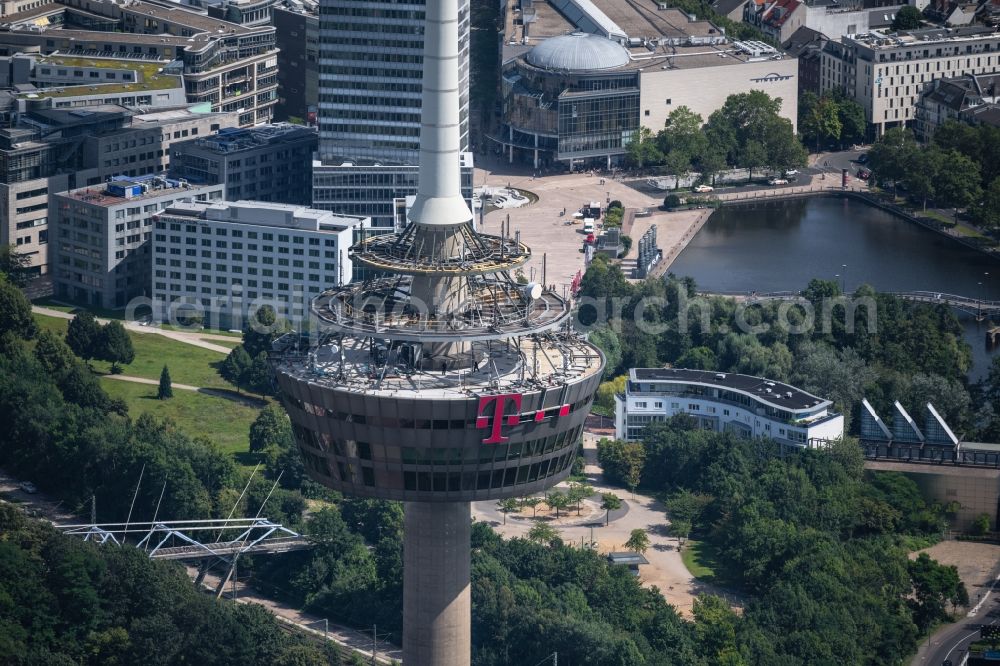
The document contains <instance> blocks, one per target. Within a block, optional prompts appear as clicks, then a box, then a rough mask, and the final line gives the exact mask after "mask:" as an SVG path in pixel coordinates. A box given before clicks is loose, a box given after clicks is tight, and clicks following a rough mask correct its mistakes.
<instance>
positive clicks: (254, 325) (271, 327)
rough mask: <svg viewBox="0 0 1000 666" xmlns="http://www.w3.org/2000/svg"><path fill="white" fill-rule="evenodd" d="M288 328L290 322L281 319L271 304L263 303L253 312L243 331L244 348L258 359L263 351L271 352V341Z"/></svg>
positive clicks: (252, 356) (251, 356)
mask: <svg viewBox="0 0 1000 666" xmlns="http://www.w3.org/2000/svg"><path fill="white" fill-rule="evenodd" d="M288 330H289V328H288V322H286V321H285V320H279V319H278V314H277V313H276V312H275V311H274V308H272V307H271V306H270V305H263V306H261V307H260V308H258V309H257V310H256V311H255V312H254V313H253V315H252V316H251V317H250V321H249V322H248V323H247V327H246V329H245V330H244V331H243V348H244V349H246V352H247V354H249V355H250V358H253V359H256V358H257V357H258V356H260V354H261V353H270V351H271V343H273V342H274V340H275V338H277V337H279V336H280V335H283V334H284V333H286V332H287V331H288Z"/></svg>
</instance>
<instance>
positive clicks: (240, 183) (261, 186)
mask: <svg viewBox="0 0 1000 666" xmlns="http://www.w3.org/2000/svg"><path fill="white" fill-rule="evenodd" d="M315 150H316V130H315V129H313V128H309V127H301V126H299V125H288V124H284V123H279V124H272V125H259V126H257V127H254V128H252V129H237V128H229V129H223V130H220V131H219V132H218V133H217V134H214V135H212V136H208V137H204V138H198V139H193V140H190V141H185V142H183V143H178V144H175V145H174V146H171V148H170V167H171V173H172V174H173V175H175V176H177V177H178V178H184V179H186V180H188V181H190V182H192V183H212V184H216V183H222V184H225V185H226V199H227V200H229V201H236V200H238V199H253V200H256V201H272V202H276V203H287V204H297V205H309V203H310V199H311V192H310V189H311V188H310V183H311V180H312V156H313V152H314V151H315Z"/></svg>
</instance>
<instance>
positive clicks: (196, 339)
mask: <svg viewBox="0 0 1000 666" xmlns="http://www.w3.org/2000/svg"><path fill="white" fill-rule="evenodd" d="M31 311H32V312H36V313H38V314H40V315H45V316H46V317H56V318H58V319H72V318H73V317H74V316H75V315H72V314H70V313H69V312H63V311H62V310H54V309H52V308H46V307H42V306H40V305H32V306H31ZM97 321H98V322H99V323H101V324H106V323H108V322H109V321H110V320H109V319H101V318H100V317H98V318H97ZM123 323H124V325H125V328H127V329H128V330H130V331H132V332H134V333H142V334H146V333H153V334H155V335H162V336H163V337H165V338H169V339H171V340H174V341H176V342H183V343H184V344H188V345H194V346H195V347H201V348H202V349H208V350H211V351H214V352H219V353H220V354H226V355H228V354H229V352H231V351H232V349H230V348H229V347H226V346H223V345H217V344H214V343H212V342H209V340H219V341H222V340H226V341H228V342H239V338H234V337H230V336H226V335H217V334H214V333H193V332H190V333H189V332H187V331H165V330H163V329H162V328H158V327H156V326H142V325H140V324H139V322H135V321H126V322H123Z"/></svg>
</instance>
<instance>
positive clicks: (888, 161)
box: [868, 127, 919, 192]
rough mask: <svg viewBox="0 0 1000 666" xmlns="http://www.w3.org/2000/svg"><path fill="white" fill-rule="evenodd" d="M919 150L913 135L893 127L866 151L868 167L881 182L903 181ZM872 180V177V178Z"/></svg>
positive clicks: (901, 128)
mask: <svg viewBox="0 0 1000 666" xmlns="http://www.w3.org/2000/svg"><path fill="white" fill-rule="evenodd" d="M918 150H919V147H918V146H917V142H916V140H915V139H914V138H913V133H912V132H910V130H908V129H905V128H903V127H893V128H892V129H889V130H886V132H885V134H883V135H882V137H881V138H880V139H879V140H878V141H876V142H875V144H874V145H873V146H872V147H871V149H870V150H869V151H868V165H869V167H870V168H871V170H872V172H873V173H874V174H875V175H876V176H878V178H879V179H881V180H891V181H893V191H894V192H895V184H896V183H897V182H899V181H901V180H903V179H904V178H905V177H906V176H907V175H908V173H909V172H910V165H911V163H912V161H913V157H914V155H915V154H916V153H917V151H918ZM873 178H874V176H873Z"/></svg>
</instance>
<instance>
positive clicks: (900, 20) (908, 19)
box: [892, 5, 924, 30]
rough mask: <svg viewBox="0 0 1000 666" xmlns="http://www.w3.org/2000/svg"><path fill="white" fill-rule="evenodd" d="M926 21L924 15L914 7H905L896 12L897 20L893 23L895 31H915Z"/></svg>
mask: <svg viewBox="0 0 1000 666" xmlns="http://www.w3.org/2000/svg"><path fill="white" fill-rule="evenodd" d="M923 21H924V15H923V13H922V12H921V11H920V10H919V9H917V8H916V7H914V6H913V5H903V6H902V7H900V8H899V9H897V10H896V18H894V19H893V21H892V29H893V30H915V29H917V28H919V27H920V25H921V24H922V23H923Z"/></svg>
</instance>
